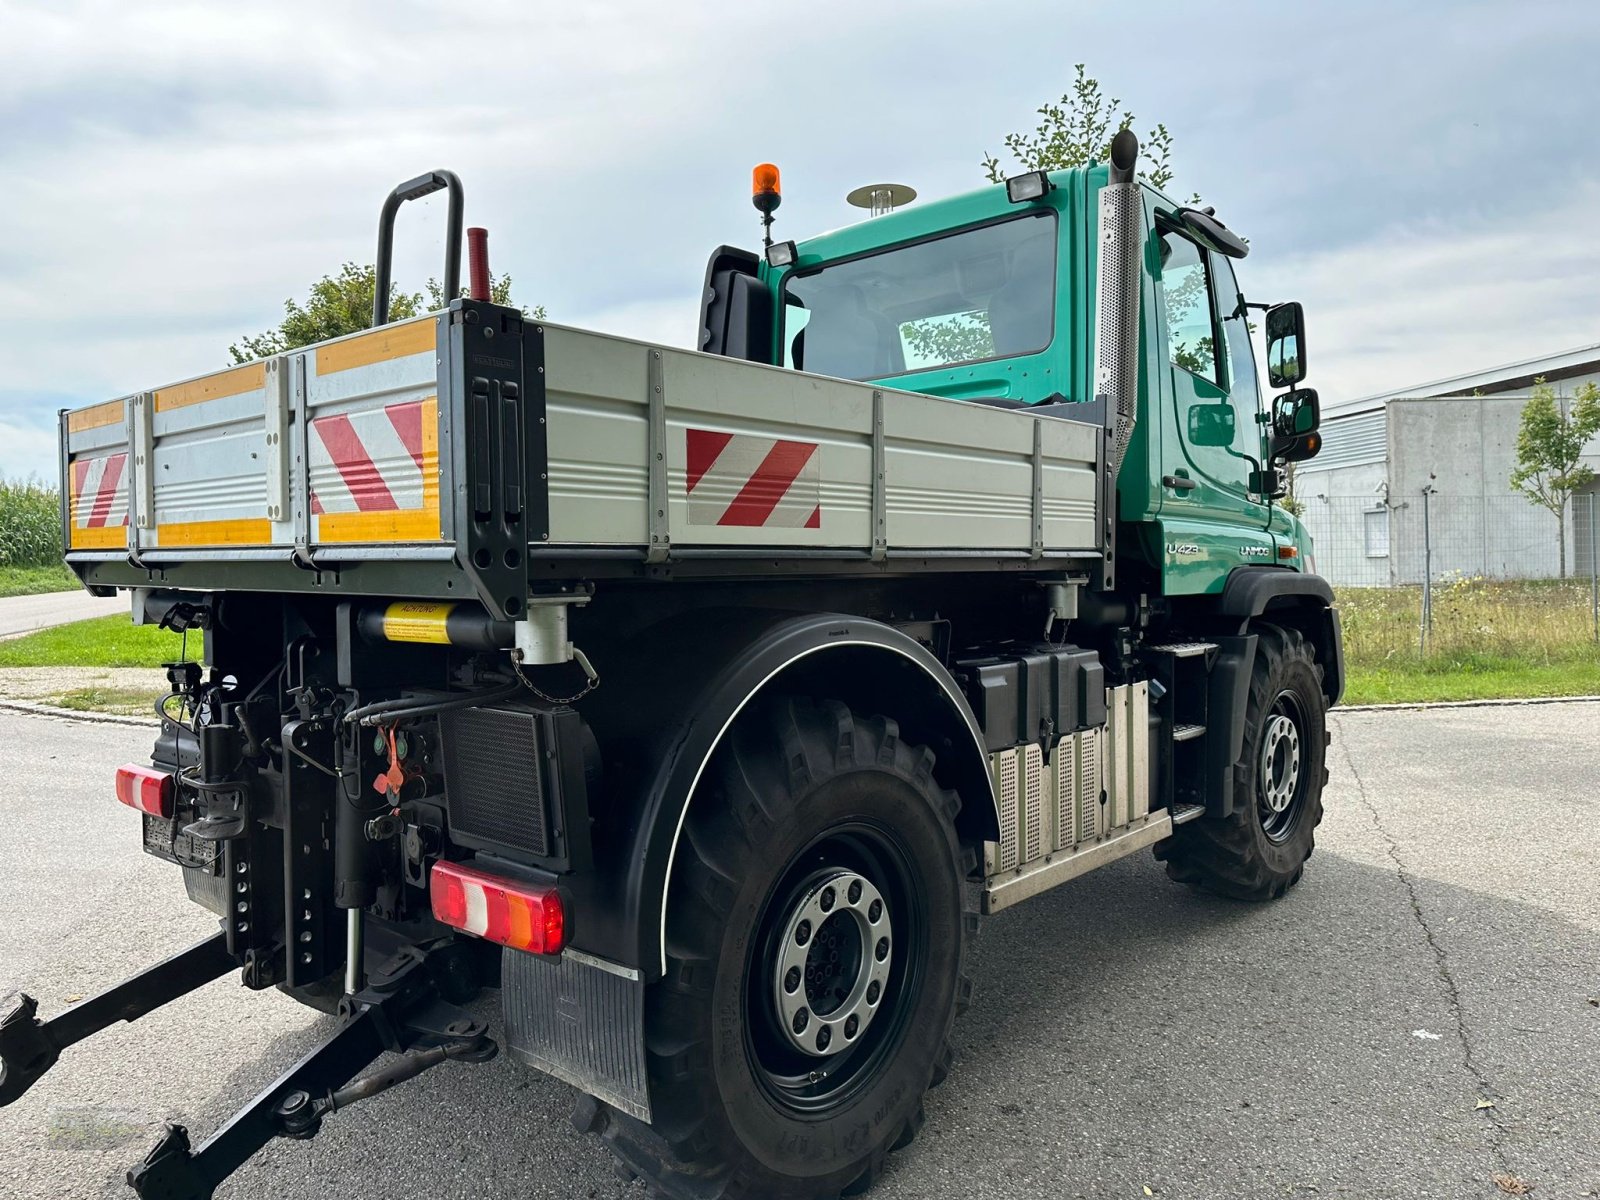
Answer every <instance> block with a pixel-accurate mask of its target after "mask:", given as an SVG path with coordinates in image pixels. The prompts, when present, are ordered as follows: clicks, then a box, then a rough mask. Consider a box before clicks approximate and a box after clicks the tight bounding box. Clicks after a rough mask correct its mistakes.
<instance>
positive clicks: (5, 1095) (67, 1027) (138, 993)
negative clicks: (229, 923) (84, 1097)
mask: <svg viewBox="0 0 1600 1200" xmlns="http://www.w3.org/2000/svg"><path fill="white" fill-rule="evenodd" d="M237 965H238V964H237V962H236V960H235V959H234V957H233V955H231V954H229V953H228V939H227V935H226V934H223V933H217V934H214V935H212V936H211V937H208V938H207V939H206V940H205V941H203V942H199V943H197V944H195V945H193V946H190V947H189V948H188V949H187V950H181V951H179V952H178V953H177V954H174V955H173V956H172V957H171V958H169V959H166V960H165V961H163V962H159V963H157V964H156V965H155V966H153V967H150V968H148V969H146V970H144V971H141V972H140V973H139V974H137V975H135V976H134V977H133V978H132V979H125V980H123V981H122V982H121V983H119V984H117V986H116V987H113V988H109V989H108V990H106V991H103V992H101V993H100V994H99V995H98V996H92V997H90V998H89V999H88V1000H85V1001H84V1002H83V1003H82V1004H80V1005H78V1006H77V1007H76V1008H70V1009H68V1010H67V1011H66V1012H64V1013H62V1014H61V1015H60V1016H59V1017H56V1018H55V1019H54V1020H51V1021H41V1020H39V1018H38V1016H37V1013H38V1011H39V1002H38V1001H37V1000H35V999H34V998H33V997H32V996H28V995H18V996H17V998H16V1000H15V1002H14V1003H13V1004H12V1006H11V1007H10V1008H9V1009H8V1010H7V1011H6V1012H5V1013H3V1014H0V1107H4V1106H5V1105H7V1104H10V1103H11V1102H12V1101H13V1100H15V1099H17V1098H18V1097H20V1096H21V1095H22V1094H23V1093H24V1092H26V1091H27V1090H28V1089H29V1088H31V1087H32V1086H33V1085H34V1084H35V1083H36V1082H37V1081H38V1079H39V1077H40V1076H41V1075H43V1074H44V1073H45V1072H46V1071H48V1070H49V1069H50V1068H51V1067H53V1066H55V1064H56V1060H57V1059H58V1058H60V1057H61V1052H62V1051H63V1050H65V1049H66V1048H67V1047H68V1046H71V1045H73V1044H74V1043H76V1042H81V1041H83V1039H84V1038H86V1037H88V1036H89V1035H90V1034H94V1033H99V1032H100V1031H101V1030H102V1029H104V1028H106V1027H107V1026H108V1025H115V1024H116V1023H117V1022H118V1021H136V1020H138V1019H139V1018H140V1017H142V1016H144V1015H145V1013H147V1012H153V1011H154V1010H155V1009H158V1008H160V1007H161V1006H162V1005H163V1004H168V1003H170V1002H172V1001H173V1000H176V999H177V998H178V997H179V996H187V995H188V994H189V993H190V992H192V991H194V990H195V988H197V987H200V986H202V985H203V984H207V983H210V982H211V981H212V980H213V979H220V978H221V977H222V976H224V975H226V974H227V973H228V971H229V969H230V968H232V967H234V966H237Z"/></svg>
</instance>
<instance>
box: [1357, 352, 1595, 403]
mask: <svg viewBox="0 0 1600 1200" xmlns="http://www.w3.org/2000/svg"><path fill="white" fill-rule="evenodd" d="M1596 372H1600V342H1595V343H1593V344H1591V345H1588V346H1576V347H1574V348H1573V349H1571V350H1562V351H1559V352H1557V353H1555V354H1546V355H1542V356H1540V357H1538V358H1524V359H1519V360H1518V361H1516V362H1510V363H1505V364H1504V365H1503V366H1498V367H1490V368H1488V369H1487V370H1483V371H1469V372H1467V373H1466V374H1462V375H1450V376H1446V377H1445V378H1443V379H1435V380H1433V381H1432V382H1429V383H1419V384H1409V385H1407V386H1406V387H1402V388H1396V389H1395V390H1394V391H1392V392H1378V393H1376V394H1375V395H1371V396H1362V397H1360V398H1359V399H1356V400H1351V401H1350V402H1349V403H1347V404H1340V405H1338V406H1337V407H1334V406H1330V411H1329V414H1328V415H1329V416H1333V415H1334V414H1335V413H1337V414H1338V415H1339V416H1347V415H1350V414H1353V413H1358V412H1370V411H1371V410H1372V409H1375V408H1383V407H1384V406H1386V405H1387V404H1388V403H1389V401H1391V400H1399V399H1410V398H1412V397H1419V398H1421V397H1435V396H1471V395H1474V394H1482V395H1485V396H1492V395H1494V394H1495V393H1497V392H1516V391H1523V390H1525V389H1527V388H1530V387H1532V386H1533V384H1534V382H1535V381H1536V380H1539V379H1543V380H1544V381H1545V382H1546V383H1557V382H1559V381H1560V380H1563V379H1571V378H1572V377H1573V376H1575V375H1591V374H1594V373H1596Z"/></svg>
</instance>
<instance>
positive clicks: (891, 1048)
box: [573, 698, 978, 1200]
mask: <svg viewBox="0 0 1600 1200" xmlns="http://www.w3.org/2000/svg"><path fill="white" fill-rule="evenodd" d="M933 767H934V756H933V753H932V752H931V751H930V750H928V749H926V748H924V747H921V746H912V745H907V744H906V743H905V742H903V741H901V740H900V736H899V731H898V727H897V726H896V724H895V722H894V721H893V720H891V719H889V718H887V717H881V716H880V717H873V718H869V719H863V718H860V717H857V716H855V715H854V714H852V713H851V712H850V710H849V709H848V708H846V707H845V706H844V705H843V704H839V703H837V702H833V701H826V700H822V701H811V700H795V699H788V698H785V699H781V700H777V701H773V702H770V703H768V704H766V705H764V706H762V707H761V708H760V709H759V710H758V711H752V712H750V713H749V714H747V715H746V716H745V717H742V718H741V719H740V721H739V722H738V723H737V725H736V726H735V727H734V729H733V730H732V731H731V732H730V734H729V737H728V739H727V741H726V742H725V743H724V745H723V746H722V747H721V748H720V749H719V750H718V752H717V754H716V756H715V758H714V759H713V761H712V763H711V765H710V766H709V768H708V770H707V772H706V777H705V779H704V780H703V781H702V783H701V785H700V788H699V791H698V793H697V795H696V796H695V797H694V799H693V802H692V804H691V806H690V809H689V813H688V818H687V821H686V823H685V825H684V830H683V836H682V838H681V840H680V841H679V844H678V850H677V857H676V862H675V865H674V869H673V879H672V885H671V893H670V907H669V910H668V913H667V953H668V958H667V970H666V974H665V977H664V978H663V979H662V980H661V981H660V982H659V983H656V984H654V985H653V986H652V987H651V988H650V990H649V992H648V993H647V997H646V1014H645V1033H646V1038H645V1044H646V1052H647V1060H648V1070H649V1076H650V1095H651V1104H652V1111H653V1114H654V1123H653V1124H651V1125H646V1124H644V1123H642V1122H640V1121H638V1120H635V1119H634V1118H632V1117H630V1116H627V1115H626V1114H623V1113H621V1112H618V1111H616V1110H614V1109H611V1108H609V1107H608V1106H607V1105H605V1104H604V1103H602V1102H600V1101H597V1100H594V1099H592V1098H589V1097H585V1098H583V1099H582V1100H581V1101H580V1102H579V1105H578V1108H577V1111H576V1112H575V1113H574V1115H573V1120H574V1124H575V1125H577V1126H578V1128H580V1129H583V1130H587V1131H590V1132H595V1133H598V1134H599V1135H600V1136H601V1138H602V1139H603V1140H604V1141H605V1143H606V1145H607V1146H608V1147H609V1148H610V1150H611V1151H612V1153H613V1154H614V1155H615V1156H616V1159H617V1165H618V1171H619V1174H621V1175H622V1176H623V1177H624V1178H627V1177H630V1176H634V1175H637V1176H640V1177H642V1178H643V1179H644V1180H645V1181H646V1182H647V1183H648V1184H649V1185H650V1187H651V1189H652V1195H655V1196H661V1197H668V1198H670V1200H835V1198H836V1197H839V1196H841V1195H856V1194H859V1193H861V1192H863V1191H865V1190H866V1189H867V1188H869V1187H870V1186H871V1185H872V1183H873V1181H874V1180H875V1179H876V1178H877V1176H878V1175H879V1173H880V1172H881V1171H882V1170H883V1166H884V1162H885V1160H886V1159H887V1158H888V1155H889V1153H890V1151H892V1150H898V1149H900V1148H901V1147H903V1146H905V1145H907V1144H909V1143H910V1141H911V1140H912V1139H913V1138H914V1137H915V1136H916V1134H917V1131H918V1130H919V1129H920V1128H921V1126H922V1122H923V1108H922V1100H923V1095H924V1093H925V1092H926V1091H927V1089H928V1088H929V1087H931V1086H934V1085H936V1084H938V1083H939V1082H941V1081H942V1080H943V1079H944V1077H945V1075H946V1073H947V1072H948V1070H949V1067H950V1062H951V1057H952V1050H951V1043H950V1033H951V1027H952V1025H953V1023H954V1020H955V1018H956V1016H957V1014H958V1012H959V1011H960V1010H962V1009H964V1008H965V1007H966V1004H967V1001H968V999H969V997H970V995H971V990H972V984H971V980H970V978H969V977H968V976H967V974H966V963H967V951H968V946H969V944H970V942H971V940H972V938H973V936H974V935H975V933H976V931H977V920H978V918H977V913H976V908H975V904H974V901H975V890H974V888H973V887H972V885H971V884H970V883H969V882H968V881H967V877H968V875H969V874H970V873H971V872H972V871H973V870H974V869H975V865H976V855H975V853H974V851H973V850H972V849H971V848H965V847H963V846H962V844H961V843H960V841H959V840H958V838H957V834H956V829H955V817H956V813H957V812H958V811H959V809H960V801H959V799H958V797H957V795H956V793H955V792H953V791H949V790H946V789H944V788H941V787H940V786H939V784H938V782H937V781H936V780H935V779H934V776H933ZM839 830H858V831H866V832H864V833H863V836H870V837H877V836H879V835H880V833H881V834H882V836H884V837H886V838H887V839H890V840H891V841H892V842H893V846H894V847H897V850H896V851H895V852H903V853H904V856H905V865H907V866H909V867H910V868H911V869H912V871H913V872H914V875H915V879H916V880H917V882H914V883H912V884H911V885H910V890H909V891H907V892H905V893H903V898H902V899H901V901H900V902H899V904H900V907H901V908H902V909H905V910H907V911H906V912H905V913H901V914H899V915H898V916H897V918H896V921H897V923H896V925H895V935H896V937H897V938H900V935H901V932H902V930H910V929H913V928H920V929H921V930H922V931H923V936H922V937H921V938H920V945H913V944H910V943H908V942H906V941H904V940H901V941H897V942H896V950H895V953H896V954H902V953H903V954H905V955H906V956H907V959H906V966H905V969H904V973H903V974H901V975H899V976H898V977H897V979H898V982H895V981H894V980H891V982H890V983H889V985H888V987H887V988H885V989H884V990H883V992H882V993H881V995H882V999H883V1005H882V1009H881V1010H880V1011H876V1015H874V1016H872V1017H870V1018H867V1019H868V1020H870V1021H874V1022H883V1021H886V1020H888V1019H889V1018H890V1017H892V1018H893V1023H892V1024H884V1025H882V1026H881V1029H882V1030H883V1032H882V1033H881V1035H880V1040H879V1041H878V1042H876V1043H873V1044H872V1045H873V1046H874V1047H876V1048H875V1049H873V1051H872V1053H870V1054H867V1053H865V1052H866V1051H867V1049H868V1043H867V1040H866V1039H867V1037H868V1036H869V1035H871V1034H872V1030H873V1029H874V1028H880V1026H878V1025H864V1026H863V1027H862V1033H861V1037H860V1039H859V1040H858V1041H857V1042H856V1043H854V1044H853V1046H852V1050H850V1051H846V1052H842V1053H838V1054H837V1056H836V1057H835V1058H831V1059H827V1060H823V1061H825V1062H827V1063H829V1064H834V1063H848V1062H850V1061H855V1062H857V1063H859V1064H866V1065H863V1066H858V1067H857V1068H856V1069H857V1075H856V1076H855V1077H854V1078H855V1079H856V1080H857V1082H856V1084H855V1085H854V1090H853V1091H852V1090H849V1089H847V1088H845V1087H844V1086H843V1085H838V1086H840V1089H841V1093H842V1098H841V1099H840V1100H839V1101H838V1107H837V1108H835V1109H824V1110H819V1111H817V1112H807V1113H803V1114H802V1113H799V1112H796V1111H794V1110H792V1109H790V1108H788V1107H786V1106H785V1102H784V1100H783V1098H782V1096H781V1095H779V1094H778V1093H776V1092H774V1091H773V1085H772V1083H771V1082H770V1080H771V1078H772V1076H771V1074H770V1073H767V1072H765V1071H764V1068H763V1064H762V1063H761V1062H760V1061H758V1059H759V1058H760V1052H759V1051H757V1050H756V1049H754V1045H755V1039H756V1036H757V1034H758V1033H759V1032H760V1031H761V1030H760V1027H761V1025H762V1022H761V1010H760V1009H759V1008H756V1007H753V1006H755V1005H759V1004H761V1003H763V993H761V992H760V991H758V990H754V989H759V988H760V987H762V986H763V978H762V966H763V964H764V963H765V962H767V959H765V958H763V954H764V953H767V952H769V951H770V949H771V947H773V946H777V945H786V944H787V943H786V942H783V941H781V940H774V939H773V937H772V935H771V933H770V928H771V926H770V921H771V914H772V912H773V911H774V910H775V909H776V908H778V907H779V906H781V905H783V904H785V903H786V901H785V900H784V897H786V896H790V895H792V894H793V893H792V892H789V891H786V890H784V889H786V888H788V887H789V886H790V884H789V882H788V881H791V880H793V879H795V878H797V876H796V875H795V874H794V873H795V872H796V871H803V870H806V869H811V870H815V869H816V868H815V866H814V865H812V860H813V859H816V860H820V859H821V858H822V857H824V856H826V855H828V854H831V853H834V851H833V850H831V849H825V847H830V846H832V845H833V843H832V842H831V841H829V840H828V839H830V838H833V837H836V836H841V835H838V834H837V833H836V831H839ZM887 852H888V851H886V853H887ZM864 870H865V869H864ZM813 894H815V893H814V892H813ZM887 894H888V893H886V895H887ZM908 898H914V899H908ZM918 903H920V904H921V905H923V906H924V907H923V910H922V912H921V915H920V917H918V918H917V919H918V920H920V921H921V922H922V924H921V925H920V926H916V925H914V924H913V921H912V918H911V917H910V916H909V915H908V913H909V912H910V910H912V909H914V908H915V907H916V904H918ZM764 930H766V931H768V932H766V933H763V931H764ZM820 935H821V930H820V928H819V930H818V937H819V938H820ZM907 937H908V938H910V937H911V935H910V934H909V933H907ZM912 941H913V942H914V941H916V939H914V938H913V939H912ZM763 947H767V948H768V951H764V950H763ZM860 969H865V968H860ZM808 971H809V967H808ZM857 977H858V978H861V976H860V975H859V974H858V976H857ZM806 987H807V988H809V987H810V983H809V976H808V982H807V984H806ZM891 993H893V995H894V997H895V1001H896V1007H895V1008H893V1009H892V1010H891V1008H890V998H891ZM769 995H770V996H771V997H772V999H773V1001H774V1002H776V999H777V998H776V991H775V989H774V991H773V992H772V993H769ZM827 1019H828V1018H826V1017H821V1018H819V1020H827ZM774 1028H776V1026H774ZM767 1036H768V1037H769V1038H770V1037H771V1036H772V1035H771V1033H770V1031H768V1033H767ZM768 1044H769V1045H770V1042H769V1043H768ZM852 1053H855V1054H858V1055H862V1057H859V1058H856V1059H854V1060H851V1059H850V1055H851V1054H852ZM873 1064H876V1065H875V1066H874V1065H873ZM846 1069H847V1068H846V1067H845V1066H843V1065H841V1066H838V1067H832V1066H830V1070H831V1071H832V1070H836V1071H837V1072H838V1073H839V1075H840V1076H841V1077H842V1076H843V1075H844V1074H845V1072H846ZM800 1078H802V1079H803V1078H804V1075H803V1074H802V1075H801V1076H800ZM764 1080H765V1081H767V1082H764ZM801 1086H805V1085H804V1084H802V1085H801ZM814 1086H817V1087H832V1086H836V1085H834V1084H833V1083H832V1082H824V1083H822V1084H815V1085H814Z"/></svg>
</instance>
